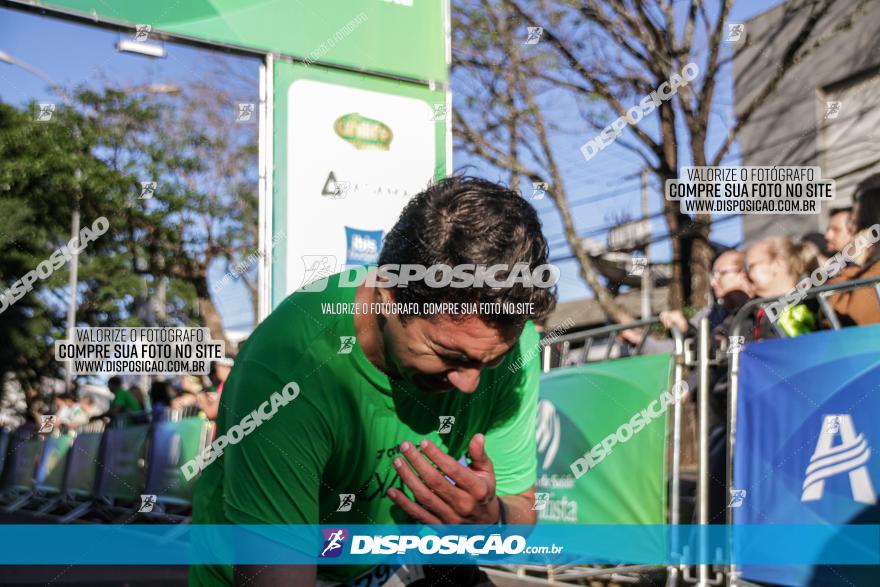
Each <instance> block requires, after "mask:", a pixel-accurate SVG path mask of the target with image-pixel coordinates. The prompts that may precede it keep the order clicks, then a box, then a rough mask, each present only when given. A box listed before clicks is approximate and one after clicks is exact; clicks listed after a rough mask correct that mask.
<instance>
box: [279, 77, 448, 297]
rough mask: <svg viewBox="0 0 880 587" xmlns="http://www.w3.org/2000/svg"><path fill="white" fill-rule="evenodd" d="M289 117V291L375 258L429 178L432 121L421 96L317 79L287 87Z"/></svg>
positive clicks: (431, 170)
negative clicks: (397, 221) (375, 90)
mask: <svg viewBox="0 0 880 587" xmlns="http://www.w3.org/2000/svg"><path fill="white" fill-rule="evenodd" d="M287 120H288V128H287V145H288V156H287V172H288V173H287V194H288V201H287V228H286V230H285V233H286V237H287V238H286V241H287V251H286V253H287V255H286V257H287V267H286V276H287V277H286V284H285V286H286V287H285V288H286V293H287V294H289V293H292V292H293V291H295V290H297V289H299V288H300V287H301V286H302V285H303V284H304V283H306V282H308V281H311V280H312V279H314V278H316V277H320V276H321V275H326V274H328V273H335V272H337V271H339V270H341V269H342V268H343V267H344V266H346V265H362V264H367V263H375V262H376V261H377V259H378V254H379V248H380V246H381V241H382V239H383V238H384V236H385V235H386V234H387V233H388V230H389V229H390V228H391V227H392V226H393V225H394V223H395V222H396V220H397V217H398V215H399V214H400V211H401V209H402V208H403V206H404V205H405V204H406V202H407V201H408V200H409V199H410V198H411V197H412V196H414V195H415V194H417V193H419V192H420V191H422V190H423V189H424V188H425V187H426V185H427V184H428V182H429V181H430V180H431V179H432V178H433V176H434V164H435V160H436V153H435V150H436V147H435V137H436V124H437V123H436V115H435V113H434V111H433V108H432V107H431V105H430V104H428V103H427V102H425V101H423V100H418V99H414V98H407V97H402V96H396V95H393V94H384V93H380V92H373V91H368V90H362V89H357V88H351V87H348V86H341V85H336V84H328V83H324V82H318V81H313V80H297V81H295V82H293V83H292V84H291V85H290V87H289V89H288V118H287ZM277 229H278V227H276V230H277ZM304 280H305V281H304Z"/></svg>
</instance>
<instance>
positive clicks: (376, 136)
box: [333, 112, 394, 151]
mask: <svg viewBox="0 0 880 587" xmlns="http://www.w3.org/2000/svg"><path fill="white" fill-rule="evenodd" d="M333 130H334V131H336V134H337V135H338V136H339V138H341V139H342V140H344V141H346V142H348V143H350V144H351V145H352V146H353V147H354V148H355V149H358V150H369V149H373V150H379V151H387V150H388V148H389V147H390V146H391V141H392V140H393V139H394V133H393V132H391V128H390V127H389V126H388V125H387V124H385V123H384V122H380V121H378V120H373V119H372V118H367V117H366V116H362V115H361V114H358V113H357V112H352V113H350V114H345V115H343V116H340V117H339V118H337V119H336V122H334V123H333Z"/></svg>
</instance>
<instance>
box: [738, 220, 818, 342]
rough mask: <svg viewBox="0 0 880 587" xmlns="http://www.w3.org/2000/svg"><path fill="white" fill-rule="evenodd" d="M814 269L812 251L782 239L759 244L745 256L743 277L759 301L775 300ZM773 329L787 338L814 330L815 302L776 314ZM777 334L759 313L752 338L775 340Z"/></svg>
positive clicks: (770, 239) (815, 324)
mask: <svg viewBox="0 0 880 587" xmlns="http://www.w3.org/2000/svg"><path fill="white" fill-rule="evenodd" d="M817 266H818V264H817V260H816V257H815V254H814V253H813V250H812V248H811V247H808V246H803V245H797V244H795V243H794V242H792V241H791V239H789V238H786V237H781V236H776V237H771V238H766V239H764V240H761V241H758V242H757V243H755V244H754V245H752V246H751V247H750V248H749V250H748V251H747V252H746V273H747V274H748V277H749V281H750V282H751V283H752V289H753V290H754V293H755V295H756V296H757V297H759V298H776V297H780V296H782V295H784V294H786V293H787V292H789V291H790V290H791V289H792V288H794V287H795V285H796V284H797V282H798V281H799V280H800V279H801V278H802V276H803V275H809V274H810V273H811V272H812V271H813V270H814V269H815V268H816V267H817ZM775 327H777V328H779V329H780V330H781V331H782V332H784V333H785V334H786V335H787V336H797V335H799V334H805V333H807V332H812V331H813V330H816V328H817V321H816V302H815V301H813V300H810V301H808V302H805V303H801V304H797V305H794V306H790V307H786V308H785V309H783V310H782V311H780V312H779V316H778V317H777V319H776V324H775ZM777 334H778V333H777V332H776V329H775V328H774V324H773V321H772V320H771V319H770V316H768V315H767V313H766V312H765V311H764V310H763V309H762V310H759V311H758V316H757V318H756V322H755V338H756V339H760V338H775V337H776V336H777Z"/></svg>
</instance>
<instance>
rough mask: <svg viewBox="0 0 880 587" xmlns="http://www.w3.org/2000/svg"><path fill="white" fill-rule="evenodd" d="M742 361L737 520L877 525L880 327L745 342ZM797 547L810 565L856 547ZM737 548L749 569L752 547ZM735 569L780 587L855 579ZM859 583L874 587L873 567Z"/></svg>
mask: <svg viewBox="0 0 880 587" xmlns="http://www.w3.org/2000/svg"><path fill="white" fill-rule="evenodd" d="M740 359H741V370H740V385H739V398H738V408H737V426H736V448H735V455H734V479H733V487H732V488H731V491H736V492H737V495H736V499H735V500H733V503H732V505H734V507H735V509H734V510H733V512H734V522H735V523H736V524H782V525H784V524H817V525H818V524H827V525H830V526H835V525H841V524H878V523H880V515H878V502H877V492H878V490H880V326H864V327H858V328H845V329H843V330H839V331H825V332H819V333H815V334H809V335H804V336H799V337H797V338H793V339H782V340H771V341H761V342H755V343H750V344H747V345H745V347H744V348H743V350H742V353H741V356H740ZM787 539H788V538H787V537H786V538H785V540H787ZM784 546H785V545H784V544H780V547H784ZM802 546H803V547H804V548H809V549H810V550H809V551H807V552H805V553H804V555H805V558H811V559H813V560H816V561H819V560H821V559H822V558H823V556H824V553H826V552H827V551H829V550H832V549H836V548H860V547H861V545H860V544H858V543H856V542H849V541H848V540H847V539H846V537H844V536H841V537H839V538H838V537H831V538H830V539H829V540H828V542H827V543H816V544H813V545H806V544H804V545H802ZM736 548H737V549H738V551H737V554H738V555H743V556H744V558H745V559H746V560H747V561H748V562H755V561H754V560H753V559H752V556H751V550H753V548H754V545H752V544H749V543H748V542H747V541H746V542H738V543H737V544H736ZM768 562H770V561H768ZM741 571H742V573H743V575H742V576H743V577H744V578H747V579H753V580H759V581H768V582H772V583H778V584H782V585H825V584H828V585H836V584H845V583H846V582H847V581H851V580H850V579H849V578H847V577H846V576H845V575H846V572H847V570H846V569H844V570H842V571H841V570H840V569H825V568H820V567H812V568H811V567H808V566H788V567H779V566H745V567H743V568H742V569H741ZM841 573H843V574H841ZM859 577H860V578H859V580H858V581H864V580H868V581H869V582H870V584H873V585H880V573H878V572H877V569H872V570H871V571H870V572H869V573H868V575H860V576H859ZM868 577H870V578H868ZM855 584H862V583H859V582H856V583H855ZM864 584H867V583H864Z"/></svg>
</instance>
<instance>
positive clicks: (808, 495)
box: [801, 414, 877, 505]
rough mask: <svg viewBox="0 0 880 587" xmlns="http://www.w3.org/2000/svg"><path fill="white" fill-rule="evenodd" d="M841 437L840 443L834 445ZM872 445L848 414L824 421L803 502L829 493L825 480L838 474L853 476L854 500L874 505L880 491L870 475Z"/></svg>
mask: <svg viewBox="0 0 880 587" xmlns="http://www.w3.org/2000/svg"><path fill="white" fill-rule="evenodd" d="M838 437H840V442H839V443H837V444H833V442H834V441H835V439H837V438H838ZM870 458H871V447H870V446H868V442H867V440H865V435H864V434H858V435H857V434H856V429H855V426H854V425H853V421H852V417H851V416H850V415H848V414H828V415H826V416H825V417H824V419H823V422H822V431H821V433H820V434H819V440H818V442H817V443H816V450H815V451H814V452H813V456H812V458H810V464H809V465H808V466H807V470H806V478H805V479H804V486H803V493H802V494H801V501H803V502H807V501H819V500H821V499H822V496H823V495H824V494H825V481H826V480H828V479H829V478H831V477H836V476H838V475H847V476H848V477H849V487H850V492H851V493H852V497H853V500H855V501H857V502H860V503H866V504H870V505H874V504H876V503H877V494H876V493H875V492H874V485H873V484H872V483H871V477H870V475H869V474H868V467H867V462H868V459H870Z"/></svg>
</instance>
